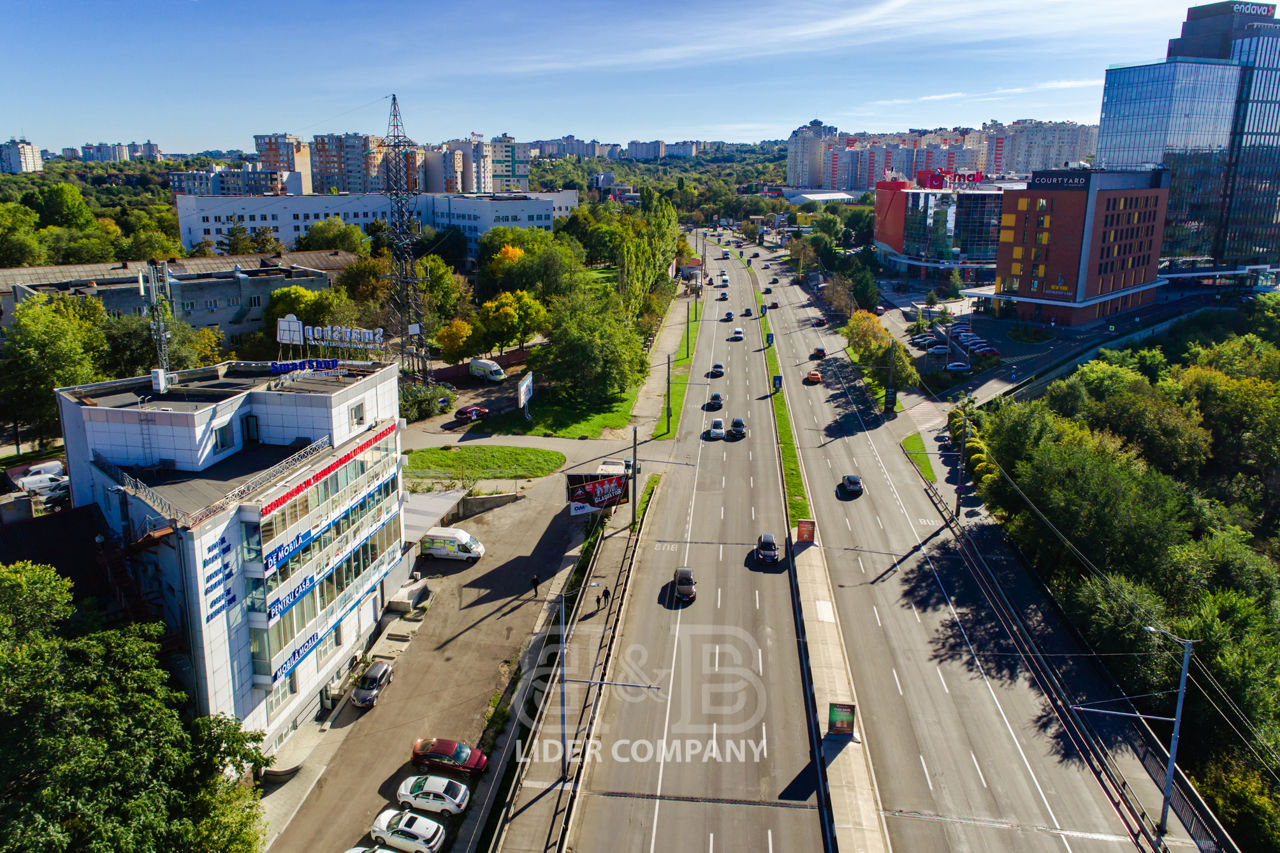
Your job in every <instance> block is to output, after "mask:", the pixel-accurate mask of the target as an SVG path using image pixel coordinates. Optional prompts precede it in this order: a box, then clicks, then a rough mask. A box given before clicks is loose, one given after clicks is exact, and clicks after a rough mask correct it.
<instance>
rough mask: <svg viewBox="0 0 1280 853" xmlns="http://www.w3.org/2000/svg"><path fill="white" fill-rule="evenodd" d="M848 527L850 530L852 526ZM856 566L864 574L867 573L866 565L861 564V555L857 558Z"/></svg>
mask: <svg viewBox="0 0 1280 853" xmlns="http://www.w3.org/2000/svg"><path fill="white" fill-rule="evenodd" d="M847 520H848V519H846V521H847ZM850 529H851V530H852V529H853V528H850ZM858 568H860V569H862V573H863V574H864V575H865V574H866V573H867V567H866V566H864V565H862V558H861V557H859V558H858Z"/></svg>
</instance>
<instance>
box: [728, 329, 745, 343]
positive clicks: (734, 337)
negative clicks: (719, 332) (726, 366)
mask: <svg viewBox="0 0 1280 853" xmlns="http://www.w3.org/2000/svg"><path fill="white" fill-rule="evenodd" d="M729 340H731V341H740V340H742V330H741V329H734V330H733V335H732V336H731V337H730V338H729Z"/></svg>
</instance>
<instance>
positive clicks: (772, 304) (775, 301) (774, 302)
mask: <svg viewBox="0 0 1280 853" xmlns="http://www.w3.org/2000/svg"><path fill="white" fill-rule="evenodd" d="M777 307H778V300H776V299H775V300H774V301H772V302H770V303H769V310H771V311H772V310H773V309H774V308H777Z"/></svg>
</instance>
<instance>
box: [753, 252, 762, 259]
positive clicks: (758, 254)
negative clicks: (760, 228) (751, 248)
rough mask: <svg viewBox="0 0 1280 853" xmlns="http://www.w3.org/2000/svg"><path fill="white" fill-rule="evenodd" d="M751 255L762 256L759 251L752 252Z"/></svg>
mask: <svg viewBox="0 0 1280 853" xmlns="http://www.w3.org/2000/svg"><path fill="white" fill-rule="evenodd" d="M751 257H753V258H758V257H760V253H759V252H752V253H751Z"/></svg>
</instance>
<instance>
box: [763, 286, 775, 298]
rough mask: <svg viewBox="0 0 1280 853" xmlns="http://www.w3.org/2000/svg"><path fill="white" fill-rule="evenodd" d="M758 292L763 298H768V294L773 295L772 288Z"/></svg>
mask: <svg viewBox="0 0 1280 853" xmlns="http://www.w3.org/2000/svg"><path fill="white" fill-rule="evenodd" d="M760 292H761V293H763V294H764V295H765V296H768V295H769V294H770V293H773V288H772V287H766V288H765V289H764V290H762V291H760Z"/></svg>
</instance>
